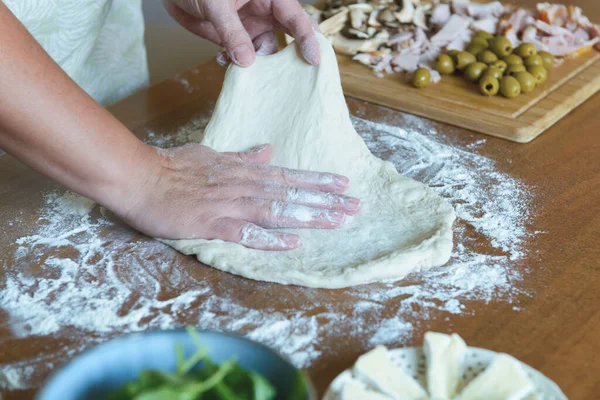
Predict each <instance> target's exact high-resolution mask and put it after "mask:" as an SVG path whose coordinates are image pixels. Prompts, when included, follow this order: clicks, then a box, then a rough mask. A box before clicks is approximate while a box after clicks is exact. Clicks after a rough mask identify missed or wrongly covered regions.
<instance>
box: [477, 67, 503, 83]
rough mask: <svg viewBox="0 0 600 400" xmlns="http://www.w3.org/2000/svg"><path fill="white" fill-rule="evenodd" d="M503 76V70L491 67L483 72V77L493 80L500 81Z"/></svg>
mask: <svg viewBox="0 0 600 400" xmlns="http://www.w3.org/2000/svg"><path fill="white" fill-rule="evenodd" d="M502 75H503V73H502V70H500V69H498V68H494V67H489V68H488V69H486V70H485V71H483V75H482V77H484V76H491V77H493V78H496V79H498V80H500V79H501V78H502Z"/></svg>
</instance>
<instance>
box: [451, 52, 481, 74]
mask: <svg viewBox="0 0 600 400" xmlns="http://www.w3.org/2000/svg"><path fill="white" fill-rule="evenodd" d="M475 61H477V60H476V59H475V56H474V55H473V54H471V53H469V52H466V51H461V52H460V53H458V54H457V55H456V68H457V69H458V70H460V71H462V70H464V69H465V68H467V67H468V66H469V65H470V64H473V63H474V62H475Z"/></svg>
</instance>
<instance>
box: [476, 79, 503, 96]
mask: <svg viewBox="0 0 600 400" xmlns="http://www.w3.org/2000/svg"><path fill="white" fill-rule="evenodd" d="M499 88H500V82H499V81H498V79H496V78H494V77H493V76H484V77H482V78H481V79H480V80H479V92H480V93H481V94H482V95H484V96H495V95H496V94H498V89H499Z"/></svg>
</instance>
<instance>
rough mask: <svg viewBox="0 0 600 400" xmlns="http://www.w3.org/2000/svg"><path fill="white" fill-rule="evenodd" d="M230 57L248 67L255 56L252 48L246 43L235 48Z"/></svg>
mask: <svg viewBox="0 0 600 400" xmlns="http://www.w3.org/2000/svg"><path fill="white" fill-rule="evenodd" d="M230 57H231V59H232V60H233V62H234V63H236V64H237V65H239V66H241V67H247V66H249V65H250V64H252V60H253V58H254V56H253V52H252V50H251V49H250V47H248V46H246V45H245V44H242V45H240V46H238V47H236V48H235V49H233V51H232V52H231V55H230Z"/></svg>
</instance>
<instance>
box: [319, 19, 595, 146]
mask: <svg viewBox="0 0 600 400" xmlns="http://www.w3.org/2000/svg"><path fill="white" fill-rule="evenodd" d="M336 17H337V16H334V17H332V18H330V19H331V20H334V19H335V18H336ZM338 19H339V17H338ZM336 23H339V21H337V22H335V23H333V21H329V20H327V21H324V22H323V23H322V24H321V30H322V31H323V32H325V33H326V32H327V31H328V30H329V26H334V25H335V24H336ZM338 63H339V68H340V75H341V78H342V86H343V89H344V93H345V94H346V95H347V96H351V97H355V98H358V99H361V100H366V101H369V102H373V103H376V104H381V105H384V106H386V107H390V108H393V109H396V110H401V111H406V112H409V113H411V114H416V115H420V116H423V117H426V118H430V119H433V120H436V121H441V122H445V123H448V124H452V125H455V126H459V127H462V128H467V129H471V130H474V131H477V132H480V133H485V134H488V135H492V136H497V137H501V138H504V139H508V140H511V141H514V142H519V143H527V142H530V141H531V140H533V139H534V138H536V137H537V136H539V135H540V134H542V133H543V132H544V131H545V130H546V129H548V128H549V127H550V126H552V125H553V124H554V123H556V122H557V121H558V120H560V119H561V118H562V117H564V116H565V115H566V114H568V113H569V112H570V111H572V110H573V109H575V108H576V107H577V106H579V105H580V104H581V103H583V102H584V101H585V100H587V99H588V98H589V97H591V96H592V95H593V94H594V93H596V92H597V91H598V90H599V89H600V52H598V51H595V50H594V51H592V52H589V53H588V54H585V55H582V56H580V57H577V58H573V59H569V60H566V61H565V62H564V63H563V64H562V65H560V66H559V67H556V68H553V69H552V70H551V71H549V76H548V80H547V81H546V83H545V84H544V85H542V86H538V87H537V88H536V89H535V90H534V91H533V92H531V93H528V94H523V95H521V96H519V97H518V98H516V99H507V98H504V97H501V96H494V97H485V96H482V95H480V94H479V92H478V88H477V85H475V84H472V83H470V82H467V81H466V80H465V79H463V78H461V77H459V76H444V77H443V78H442V81H441V82H440V83H438V84H431V85H429V86H428V87H426V88H424V89H417V88H414V87H412V86H411V85H410V84H409V83H407V77H406V74H402V73H400V74H390V75H386V76H384V77H383V78H378V77H376V76H375V75H374V74H373V71H372V70H371V69H369V68H368V67H366V66H364V65H362V64H360V63H358V62H356V61H353V60H352V59H351V57H349V56H344V55H338Z"/></svg>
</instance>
